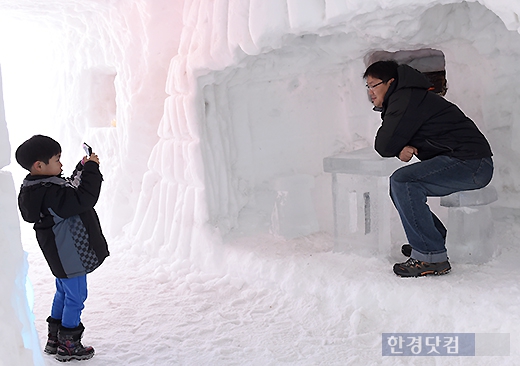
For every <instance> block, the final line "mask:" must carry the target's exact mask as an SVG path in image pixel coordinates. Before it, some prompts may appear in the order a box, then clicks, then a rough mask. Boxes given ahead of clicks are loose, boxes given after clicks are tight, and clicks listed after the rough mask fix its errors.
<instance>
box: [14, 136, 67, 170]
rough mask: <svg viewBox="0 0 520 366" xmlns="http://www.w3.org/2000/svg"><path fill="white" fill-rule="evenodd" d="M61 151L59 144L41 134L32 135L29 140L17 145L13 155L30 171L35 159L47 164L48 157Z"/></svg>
mask: <svg viewBox="0 0 520 366" xmlns="http://www.w3.org/2000/svg"><path fill="white" fill-rule="evenodd" d="M59 153H61V146H60V144H59V143H58V142H57V141H55V140H53V139H51V138H50V137H47V136H43V135H34V136H33V137H31V138H30V139H29V140H27V141H25V142H24V143H23V144H21V145H20V146H18V149H16V153H15V157H16V161H17V162H18V164H20V165H21V166H22V167H23V168H24V169H27V170H29V171H31V167H32V165H33V164H34V163H35V162H37V161H43V162H44V163H45V164H49V159H50V158H52V157H53V156H54V155H58V154H59Z"/></svg>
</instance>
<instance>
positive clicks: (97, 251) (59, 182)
mask: <svg viewBox="0 0 520 366" xmlns="http://www.w3.org/2000/svg"><path fill="white" fill-rule="evenodd" d="M60 157H61V147H60V144H59V143H58V142H56V141H55V140H53V139H51V138H50V137H47V136H42V135H35V136H33V137H31V138H30V139H29V140H27V141H25V142H24V143H23V144H21V145H20V146H19V147H18V149H17V150H16V161H17V162H18V163H19V164H20V165H21V166H22V167H23V168H25V169H27V170H28V171H29V172H30V173H29V175H27V177H26V178H25V179H24V181H23V184H22V187H21V190H20V194H19V196H18V206H19V208H20V212H21V214H22V217H23V219H24V220H25V221H27V222H31V223H34V230H35V231H36V238H37V240H38V244H39V245H40V248H41V250H42V252H43V255H44V257H45V259H46V260H47V263H48V265H49V267H50V269H51V271H52V274H53V275H54V276H55V277H56V294H55V295H54V300H53V303H52V309H51V315H50V316H49V317H48V318H47V322H48V329H49V338H48V340H47V344H46V346H45V352H46V353H49V354H55V355H56V359H57V360H58V361H70V360H72V359H76V360H88V359H90V358H92V357H93V356H94V349H93V348H92V347H84V346H83V345H82V344H81V337H82V335H83V331H84V329H85V328H84V326H83V324H82V323H81V320H80V317H81V311H82V310H83V308H84V305H83V303H84V301H85V300H86V298H87V277H86V274H87V273H90V272H92V271H93V270H95V269H96V268H97V267H99V266H100V265H101V263H103V261H104V260H105V258H106V257H107V256H108V255H109V252H108V246H107V242H106V240H105V238H104V237H103V233H102V232H101V226H100V224H99V219H98V217H97V214H96V212H95V211H94V208H93V207H94V205H95V204H96V202H97V200H98V197H99V192H100V189H101V182H102V181H103V176H102V175H101V173H100V171H99V159H98V156H97V155H96V154H92V155H90V157H84V158H83V160H82V161H81V162H79V163H78V165H77V166H76V170H74V173H73V175H72V177H71V178H70V179H64V178H62V177H61V173H62V169H61V168H62V164H61V162H60Z"/></svg>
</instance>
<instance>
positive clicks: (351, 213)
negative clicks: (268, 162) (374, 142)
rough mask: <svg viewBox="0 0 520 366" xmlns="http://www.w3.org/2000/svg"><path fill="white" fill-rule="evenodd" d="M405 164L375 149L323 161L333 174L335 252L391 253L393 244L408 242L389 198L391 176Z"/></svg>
mask: <svg viewBox="0 0 520 366" xmlns="http://www.w3.org/2000/svg"><path fill="white" fill-rule="evenodd" d="M403 165H404V163H403V162H401V161H399V160H398V159H388V158H382V157H380V156H379V155H378V154H377V152H375V151H374V149H373V148H371V147H368V148H364V149H359V150H355V151H351V152H345V153H340V154H337V155H333V156H328V157H326V158H324V159H323V170H324V171H325V172H328V173H332V198H333V215H334V251H337V252H352V253H356V254H359V255H373V254H376V253H383V254H389V253H390V248H391V244H392V242H394V243H401V244H402V243H403V242H405V240H406V239H405V236H404V231H403V230H402V226H401V224H400V222H399V221H398V220H399V219H398V216H397V212H396V210H395V209H394V207H393V204H392V202H391V200H390V197H389V195H388V177H389V176H390V175H391V174H392V173H393V171H394V170H395V169H397V168H399V167H401V166H403Z"/></svg>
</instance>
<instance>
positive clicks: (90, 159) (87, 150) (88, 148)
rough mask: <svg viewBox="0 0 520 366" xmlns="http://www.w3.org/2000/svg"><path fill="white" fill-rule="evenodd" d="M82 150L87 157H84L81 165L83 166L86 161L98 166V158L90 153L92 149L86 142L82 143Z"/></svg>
mask: <svg viewBox="0 0 520 366" xmlns="http://www.w3.org/2000/svg"><path fill="white" fill-rule="evenodd" d="M83 149H84V150H85V153H86V154H87V156H86V157H84V158H83V160H81V163H82V164H83V165H85V163H86V162H87V161H93V162H95V163H97V164H99V158H98V156H97V155H96V154H94V153H93V152H92V148H91V147H90V146H89V145H88V144H87V143H86V142H84V143H83Z"/></svg>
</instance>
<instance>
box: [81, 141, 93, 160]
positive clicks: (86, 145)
mask: <svg viewBox="0 0 520 366" xmlns="http://www.w3.org/2000/svg"><path fill="white" fill-rule="evenodd" d="M83 150H85V153H86V154H87V158H90V155H92V148H91V147H90V146H89V145H88V144H87V143H86V142H84V143H83Z"/></svg>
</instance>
